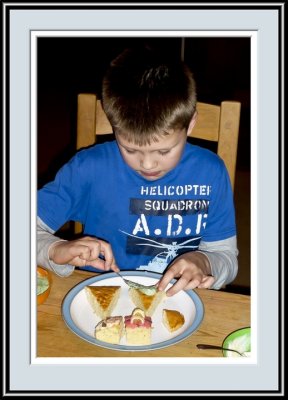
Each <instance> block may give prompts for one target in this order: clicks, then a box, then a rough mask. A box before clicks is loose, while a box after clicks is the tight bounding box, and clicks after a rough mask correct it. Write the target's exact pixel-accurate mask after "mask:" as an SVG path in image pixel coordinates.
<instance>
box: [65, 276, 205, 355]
mask: <svg viewBox="0 0 288 400" xmlns="http://www.w3.org/2000/svg"><path fill="white" fill-rule="evenodd" d="M121 275H123V276H125V278H127V279H131V280H132V281H135V282H139V283H141V284H143V285H152V284H154V283H156V282H157V281H158V280H159V274H156V273H152V272H145V271H121ZM88 285H93V286H97V285H98V286H104V285H107V286H114V285H115V286H121V294H120V298H119V301H118V304H117V306H116V308H115V309H114V311H113V315H122V316H125V315H129V314H131V313H132V311H133V309H134V308H135V305H134V304H133V303H132V301H131V300H130V297H129V294H128V290H129V287H128V286H127V285H126V284H125V283H124V282H123V280H122V279H121V278H120V277H119V276H118V275H117V274H115V273H114V272H109V273H103V274H101V275H97V276H95V277H92V278H88V279H86V280H84V281H83V282H81V283H79V284H78V285H76V286H75V287H74V288H72V289H71V290H70V291H69V292H68V293H67V295H66V297H65V298H64V300H63V303H62V316H63V319H64V321H65V323H66V325H67V326H68V327H69V328H70V329H71V330H72V332H74V333H75V334H76V335H78V336H79V337H80V338H81V339H83V340H86V341H87V342H90V343H92V344H94V345H96V346H100V347H104V348H107V349H112V350H120V351H145V350H156V349H160V348H163V347H167V346H172V345H173V344H176V343H178V342H180V341H182V340H184V339H186V338H187V337H188V336H190V335H192V333H193V332H195V331H196V329H197V328H198V327H199V325H200V324H201V322H202V320H203V317H204V307H203V303H202V301H201V299H200V297H199V296H198V295H197V294H196V293H195V292H194V291H193V290H187V291H184V290H182V291H180V292H178V293H176V294H175V295H174V296H172V297H167V298H166V299H165V300H164V301H163V302H162V303H161V304H160V305H159V306H158V308H157V309H156V311H155V313H154V314H153V316H152V325H153V330H152V339H151V344H150V345H144V346H138V345H137V346H136V345H135V346H134V345H127V344H126V343H125V337H123V338H122V339H121V342H120V344H119V345H118V344H117V345H116V344H110V343H106V342H102V341H100V340H97V339H96V338H95V337H94V330H95V325H96V324H97V323H98V322H99V321H100V318H99V317H97V316H96V315H95V314H94V313H93V311H92V309H91V306H90V305H89V303H88V301H87V298H86V293H85V286H88ZM171 285H172V283H171V284H169V286H168V287H170V286H171ZM163 308H167V309H172V310H178V311H180V312H181V313H182V314H183V315H184V317H185V323H184V325H183V326H182V327H181V328H180V329H179V330H177V331H175V332H172V333H171V332H169V331H168V330H167V328H165V326H164V325H163V323H162V310H163Z"/></svg>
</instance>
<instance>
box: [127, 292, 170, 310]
mask: <svg viewBox="0 0 288 400" xmlns="http://www.w3.org/2000/svg"><path fill="white" fill-rule="evenodd" d="M129 295H130V298H131V300H132V302H133V303H134V304H135V306H136V307H137V308H140V309H142V310H143V311H144V312H145V315H147V316H148V317H152V315H153V314H154V312H155V310H156V308H157V307H158V305H159V304H160V303H161V302H162V300H163V299H164V298H165V297H166V293H165V291H163V292H162V291H161V292H160V291H157V292H156V293H155V294H154V295H152V296H149V295H147V294H144V293H142V292H140V290H138V289H135V288H131V289H129Z"/></svg>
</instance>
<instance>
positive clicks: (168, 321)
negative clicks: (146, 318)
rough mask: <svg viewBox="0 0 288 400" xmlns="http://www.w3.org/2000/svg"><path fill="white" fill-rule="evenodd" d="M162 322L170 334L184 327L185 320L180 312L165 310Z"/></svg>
mask: <svg viewBox="0 0 288 400" xmlns="http://www.w3.org/2000/svg"><path fill="white" fill-rule="evenodd" d="M162 322H163V324H164V326H165V327H166V328H167V329H168V331H169V332H174V331H177V330H178V329H180V328H181V326H183V325H184V323H185V318H184V315H183V314H182V313H180V311H177V310H168V309H164V310H163V311H162Z"/></svg>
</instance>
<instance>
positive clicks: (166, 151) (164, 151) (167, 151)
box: [159, 150, 170, 156]
mask: <svg viewBox="0 0 288 400" xmlns="http://www.w3.org/2000/svg"><path fill="white" fill-rule="evenodd" d="M169 152H170V150H163V151H160V150H159V154H161V156H165V154H168V153H169Z"/></svg>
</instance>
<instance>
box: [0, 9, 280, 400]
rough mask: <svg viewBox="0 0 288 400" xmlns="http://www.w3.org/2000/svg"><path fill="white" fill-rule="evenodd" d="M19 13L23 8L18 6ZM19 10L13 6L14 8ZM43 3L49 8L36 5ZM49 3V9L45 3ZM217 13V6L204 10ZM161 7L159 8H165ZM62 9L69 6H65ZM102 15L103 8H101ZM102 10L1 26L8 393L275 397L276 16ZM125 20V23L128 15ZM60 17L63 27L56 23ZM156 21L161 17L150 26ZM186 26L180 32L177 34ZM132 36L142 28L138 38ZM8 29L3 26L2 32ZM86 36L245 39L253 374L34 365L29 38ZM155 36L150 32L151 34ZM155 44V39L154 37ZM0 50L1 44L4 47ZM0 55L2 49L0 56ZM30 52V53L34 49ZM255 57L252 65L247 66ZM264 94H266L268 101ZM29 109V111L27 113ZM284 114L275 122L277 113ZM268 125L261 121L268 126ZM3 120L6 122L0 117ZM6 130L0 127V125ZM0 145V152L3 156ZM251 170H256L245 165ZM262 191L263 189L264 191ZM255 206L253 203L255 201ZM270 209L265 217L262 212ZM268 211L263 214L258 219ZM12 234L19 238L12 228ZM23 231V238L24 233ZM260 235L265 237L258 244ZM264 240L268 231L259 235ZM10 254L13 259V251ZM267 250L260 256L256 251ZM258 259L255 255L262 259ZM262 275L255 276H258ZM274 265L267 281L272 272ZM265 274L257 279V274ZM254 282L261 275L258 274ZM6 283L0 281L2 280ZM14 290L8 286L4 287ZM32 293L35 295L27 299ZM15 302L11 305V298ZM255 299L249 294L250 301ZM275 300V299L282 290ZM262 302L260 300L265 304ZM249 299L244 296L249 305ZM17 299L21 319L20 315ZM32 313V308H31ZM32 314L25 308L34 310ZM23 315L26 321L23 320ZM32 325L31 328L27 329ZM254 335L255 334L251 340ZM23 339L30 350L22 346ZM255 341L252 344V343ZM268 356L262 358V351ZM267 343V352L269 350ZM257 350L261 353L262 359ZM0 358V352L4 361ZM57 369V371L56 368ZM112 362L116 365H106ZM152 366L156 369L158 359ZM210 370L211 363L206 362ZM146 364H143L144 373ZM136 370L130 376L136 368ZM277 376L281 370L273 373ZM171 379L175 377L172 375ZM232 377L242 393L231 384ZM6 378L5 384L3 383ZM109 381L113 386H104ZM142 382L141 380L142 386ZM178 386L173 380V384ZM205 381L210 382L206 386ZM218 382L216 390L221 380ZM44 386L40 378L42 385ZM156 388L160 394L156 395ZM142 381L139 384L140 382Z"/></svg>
mask: <svg viewBox="0 0 288 400" xmlns="http://www.w3.org/2000/svg"><path fill="white" fill-rule="evenodd" d="M22 4H23V3H22ZM22 4H21V5H22ZM45 4H49V3H45ZM54 4H55V3H54ZM213 4H217V3H213ZM164 7H165V6H164ZM68 8H69V6H68ZM106 8H108V7H106ZM128 11H129V12H127V10H125V12H123V10H119V9H115V10H114V9H104V10H97V9H93V10H85V9H82V10H80V11H79V10H69V9H68V10H67V9H65V7H64V8H63V9H60V10H57V9H55V10H54V9H51V8H50V9H46V10H45V12H44V11H43V10H37V9H36V10H33V12H31V10H30V9H29V8H28V9H27V10H23V9H19V10H17V9H15V10H13V11H12V10H10V20H9V29H10V31H9V35H10V36H9V38H10V43H9V46H10V47H9V62H8V63H7V64H6V65H9V67H10V69H9V71H4V73H6V76H9V78H10V81H9V88H8V82H7V86H6V87H5V91H8V90H9V93H10V115H9V128H10V132H9V133H10V136H9V146H10V147H8V148H9V149H10V153H9V155H6V156H5V154H4V157H3V159H4V162H5V160H7V157H8V160H9V172H10V175H9V180H10V181H9V183H10V187H9V189H10V191H9V195H10V198H9V200H10V203H9V210H10V224H11V225H10V241H11V243H10V246H11V245H12V244H13V249H14V251H12V246H11V248H9V249H7V251H9V261H10V267H9V270H8V273H9V274H10V275H9V278H8V279H7V275H4V280H3V282H9V283H10V286H9V288H5V287H4V288H3V289H4V293H5V292H6V293H7V291H8V294H10V298H9V299H8V300H9V301H8V302H9V305H10V314H9V329H10V331H9V332H10V337H9V340H8V338H7V337H6V338H5V339H6V340H8V342H9V344H10V348H9V356H10V367H11V368H10V371H9V372H8V374H7V376H8V377H9V379H6V380H5V381H6V382H8V381H9V384H7V388H6V389H8V386H9V390H10V391H11V393H12V392H13V391H18V392H19V391H20V392H21V391H23V392H35V391H36V392H46V391H47V392H49V391H54V392H60V393H61V392H62V393H63V392H75V393H78V392H81V393H82V392H83V393H84V394H85V393H95V392H107V393H108V392H109V391H110V392H111V391H116V392H117V391H118V392H123V391H126V392H127V391H128V392H129V391H130V392H131V391H141V390H142V391H143V392H145V391H149V392H157V391H158V392H159V391H161V392H165V391H166V392H168V393H173V392H179V393H181V392H182V393H183V392H187V393H196V392H198V393H208V392H211V393H213V392H218V393H220V392H231V391H232V392H233V391H246V392H247V391H248V392H250V391H251V392H259V391H260V392H261V391H264V392H265V391H277V390H278V389H279V382H280V381H281V379H280V377H279V375H278V373H277V371H278V367H279V358H278V356H279V355H278V354H277V353H278V345H279V342H278V340H279V330H278V327H279V326H280V325H279V318H280V320H281V318H282V316H281V315H279V303H278V302H279V295H280V293H279V291H280V292H281V290H280V289H281V286H280V284H279V273H281V271H280V268H278V270H277V269H276V265H278V264H279V241H278V239H279V238H278V234H279V233H280V234H281V232H279V226H278V213H279V209H278V206H279V199H278V197H277V195H278V193H279V186H278V184H282V182H279V173H278V168H279V153H278V148H279V147H278V146H279V143H278V140H279V138H280V136H279V127H280V123H279V100H280V103H281V99H280V98H279V92H278V90H279V79H280V77H279V72H280V71H281V68H280V67H281V65H279V52H280V53H281V52H282V49H281V48H280V44H279V33H280V32H279V15H278V12H277V10H275V9H273V7H272V10H271V9H267V10H255V9H250V10H249V8H248V10H246V9H243V8H242V9H240V10H237V13H235V10H233V9H227V10H224V11H223V9H221V10H215V9H211V10H210V9H205V7H203V9H195V10H194V9H193V7H191V8H187V9H184V10H181V9H178V10H175V9H174V10H168V9H167V10H165V9H164V10H163V9H161V10H158V9H157V10H154V9H145V10H141V12H140V10H137V9H133V10H132V9H131V10H128ZM127 14H129V15H128V16H127ZM63 16H65V18H63ZM159 17H160V18H159ZM183 26H185V30H183ZM139 27H140V28H141V29H139ZM6 28H7V27H5V26H4V30H5V29H6ZM91 31H94V32H95V31H98V33H99V32H101V31H102V32H103V31H105V34H107V32H112V33H111V34H113V35H117V32H121V35H122V34H123V32H127V34H128V35H129V34H130V35H131V36H135V32H137V31H138V32H141V31H145V35H146V36H147V34H149V31H150V32H152V31H158V32H161V34H162V33H163V32H167V34H168V35H169V34H171V37H172V36H173V37H175V35H177V32H180V31H181V35H182V34H183V33H185V35H188V36H191V32H192V33H195V35H197V32H199V33H200V34H201V35H203V36H205V35H207V36H209V35H211V36H213V35H214V34H215V35H218V36H219V35H221V34H223V35H227V32H228V34H229V36H230V35H231V36H233V35H234V34H235V35H239V34H241V35H245V34H246V35H251V44H252V46H251V47H252V51H251V55H252V63H251V64H252V65H256V66H257V67H256V69H255V70H254V69H253V68H252V70H251V75H252V78H251V82H252V85H251V95H252V97H251V109H252V110H253V112H251V117H252V121H251V132H252V133H253V134H252V135H251V154H252V157H251V161H252V164H251V173H252V180H251V188H252V189H253V191H252V197H251V200H252V203H251V206H252V210H251V217H252V218H251V238H252V243H253V246H252V248H251V250H252V258H251V260H252V262H253V263H254V264H253V265H252V271H253V272H252V273H253V274H256V275H253V278H252V282H251V284H252V286H251V293H253V296H255V299H256V300H257V308H256V306H255V303H256V300H255V303H254V305H253V306H252V315H251V320H252V322H253V321H257V324H256V322H255V330H257V338H256V339H257V347H258V357H257V362H256V363H254V364H252V365H245V366H241V365H233V366H231V365H224V364H221V365H216V363H215V362H213V361H212V360H210V359H209V360H208V361H207V359H206V360H205V362H203V360H202V361H199V360H200V359H199V360H196V361H197V362H196V363H193V364H185V362H184V360H181V362H180V363H177V364H176V362H175V360H172V364H171V365H170V364H167V360H166V363H165V365H164V364H163V365H160V364H162V363H161V362H160V361H161V360H159V363H158V362H157V363H156V362H155V359H152V361H151V359H149V360H148V362H147V363H146V364H147V365H144V363H143V359H141V360H139V359H138V360H136V365H129V363H127V362H126V361H127V360H124V361H123V360H122V361H121V362H120V363H116V362H113V363H112V365H109V363H108V364H105V363H101V365H96V364H95V360H93V361H94V362H92V363H89V362H87V360H84V362H82V361H81V360H79V359H78V361H77V364H76V365H74V364H70V362H69V360H67V359H65V360H55V359H54V360H48V362H47V364H43V363H41V365H40V363H39V364H38V363H37V360H36V359H33V354H35V352H34V353H33V350H35V349H33V339H34V340H35V331H34V332H33V325H34V321H35V315H33V310H31V309H33V306H34V305H35V304H33V302H34V303H35V296H33V295H31V293H33V291H34V290H35V281H34V280H33V279H31V276H32V275H33V272H34V271H33V268H36V267H34V266H36V262H35V254H36V251H35V248H36V247H35V243H36V241H35V237H34V235H33V232H35V230H34V229H33V227H35V226H36V224H35V218H36V217H35V210H36V173H37V163H36V140H37V135H36V120H35V96H34V95H35V92H36V91H35V89H36V88H35V82H36V81H35V79H34V77H35V74H36V73H37V71H36V70H35V64H34V65H33V58H32V59H31V58H30V55H31V54H32V52H33V45H34V44H33V43H34V42H33V39H35V37H36V36H37V35H40V34H41V35H43V34H47V35H48V36H52V35H53V34H54V33H55V32H57V35H58V34H59V32H62V33H64V34H66V33H67V32H74V33H77V35H78V34H79V35H80V34H81V32H84V33H83V34H87V33H89V32H91ZM153 35H154V33H153ZM154 36H155V35H154ZM6 43H7V42H6ZM6 50H7V49H6ZM34 50H35V49H34ZM253 55H255V59H253ZM267 93H268V95H267ZM33 110H34V111H33ZM282 115H283V114H282ZM267 116H269V118H267ZM7 119H8V116H7ZM5 122H6V123H7V121H4V124H5ZM6 145H7V143H4V146H3V148H4V149H5V148H7V146H6ZM254 161H255V162H254ZM268 188H269V190H268ZM260 200H261V201H260ZM271 205H273V206H274V208H272V209H271ZM267 210H270V213H267ZM19 226H21V229H19ZM23 227H24V231H23ZM265 232H266V235H265ZM267 232H269V233H268V234H267ZM15 248H16V249H17V251H15ZM265 249H266V250H267V249H269V253H268V254H267V251H264V250H265ZM261 251H262V253H261ZM260 266H261V267H260ZM271 266H274V271H273V272H274V275H273V274H272V273H271ZM263 271H264V273H262V272H263ZM261 273H262V274H261ZM4 274H5V272H4ZM12 283H13V284H12ZM35 292H36V291H34V293H35ZM13 293H17V297H16V296H13V295H12V294H13ZM255 293H256V295H255ZM282 293H283V291H282ZM267 294H268V296H267ZM253 296H252V297H253ZM19 299H21V311H20V310H19ZM31 306H32V307H31ZM35 308H36V307H34V310H35ZM30 311H31V312H30ZM30 322H31V324H30ZM260 332H261V335H260V334H259V333H260ZM30 338H32V341H30ZM256 339H255V340H256ZM267 342H269V343H270V349H266V347H265V345H266V343H267ZM271 343H272V344H271ZM264 350H265V351H264ZM7 354H8V351H7V350H6V356H7ZM59 361H60V363H59ZM113 361H115V360H113ZM157 361H158V360H157ZM214 361H215V360H214ZM151 364H152V365H151ZM136 366H137V368H136ZM280 370H281V368H280ZM176 371H177V372H176ZM239 374H241V384H239ZM7 376H6V378H7ZM111 376H113V380H111ZM143 376H145V379H144V380H143ZM175 376H176V377H178V381H177V380H175ZM207 376H209V379H207ZM223 376H225V381H223ZM47 377H48V379H47ZM163 379H164V381H165V385H164V388H163ZM143 382H145V384H144V383H143Z"/></svg>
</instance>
